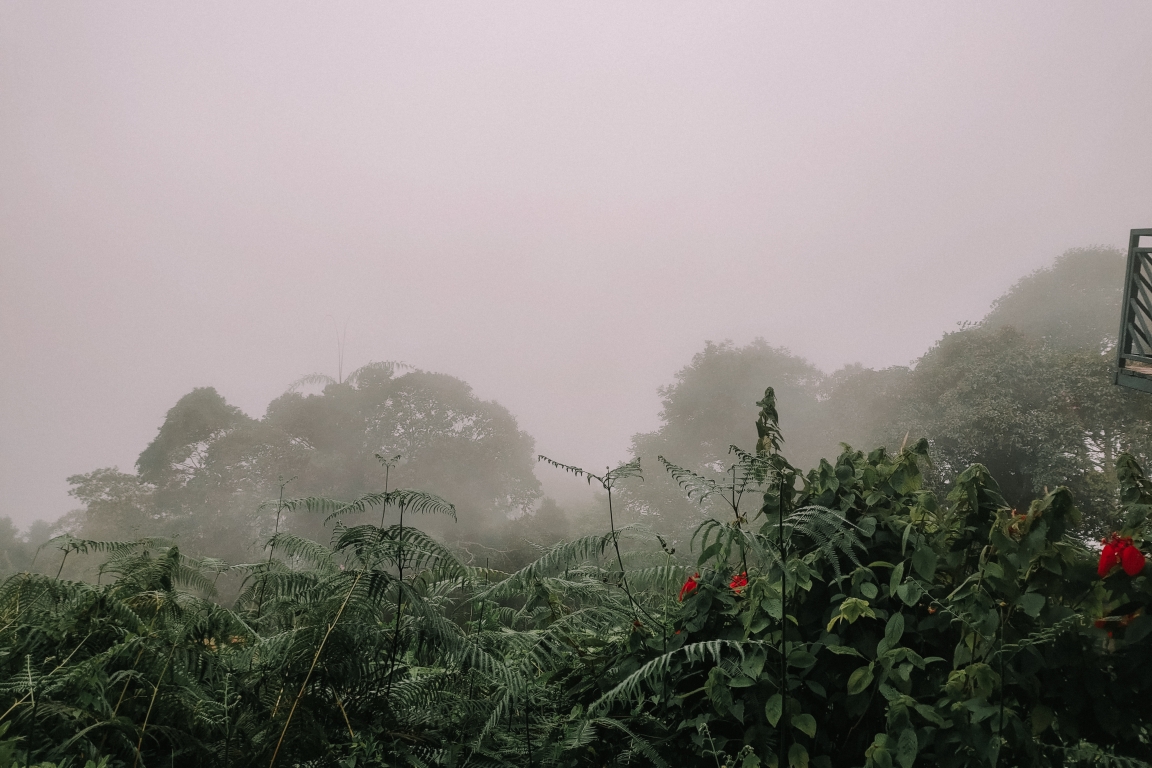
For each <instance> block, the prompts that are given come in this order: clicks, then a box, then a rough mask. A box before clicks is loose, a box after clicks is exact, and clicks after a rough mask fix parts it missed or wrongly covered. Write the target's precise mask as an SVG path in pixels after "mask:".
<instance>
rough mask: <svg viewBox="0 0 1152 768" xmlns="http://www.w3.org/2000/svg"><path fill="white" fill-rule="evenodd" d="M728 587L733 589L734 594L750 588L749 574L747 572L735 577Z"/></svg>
mask: <svg viewBox="0 0 1152 768" xmlns="http://www.w3.org/2000/svg"><path fill="white" fill-rule="evenodd" d="M728 586H729V587H731V588H732V591H733V592H736V593H739V592H740V590H742V589H744V587H746V586H748V572H747V571H745V572H744V573H741V574H738V575H736V576H733V577H732V581H731V583H729V584H728Z"/></svg>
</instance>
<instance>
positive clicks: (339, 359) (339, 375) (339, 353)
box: [325, 315, 348, 384]
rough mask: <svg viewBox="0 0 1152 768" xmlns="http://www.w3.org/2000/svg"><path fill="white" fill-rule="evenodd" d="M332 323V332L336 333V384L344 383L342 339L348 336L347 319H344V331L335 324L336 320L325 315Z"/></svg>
mask: <svg viewBox="0 0 1152 768" xmlns="http://www.w3.org/2000/svg"><path fill="white" fill-rule="evenodd" d="M325 317H327V318H328V319H329V320H331V321H332V330H333V331H335V332H336V383H337V384H343V383H344V339H345V338H346V337H347V336H348V318H345V319H344V329H343V330H341V329H340V327H339V326H338V325H337V324H336V318H334V317H333V316H332V315H325Z"/></svg>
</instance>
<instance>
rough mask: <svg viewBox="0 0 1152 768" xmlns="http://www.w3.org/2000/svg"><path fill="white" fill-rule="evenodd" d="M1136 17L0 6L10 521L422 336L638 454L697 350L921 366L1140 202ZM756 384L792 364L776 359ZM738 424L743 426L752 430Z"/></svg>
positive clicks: (395, 355)
mask: <svg viewBox="0 0 1152 768" xmlns="http://www.w3.org/2000/svg"><path fill="white" fill-rule="evenodd" d="M1149 29H1152V3H1147V2H1130V3H1122V2H1110V3H1077V4H1071V3H1054V2H1036V3H1024V2H1019V3H1011V4H1005V3H971V2H965V3H950V4H943V3H933V4H927V3H904V4H895V3H871V2H870V3H839V4H822V3H811V2H794V3H790V4H780V5H770V4H767V3H762V2H756V3H707V4H705V3H699V4H680V3H670V2H657V3H639V2H627V3H619V2H613V3H592V2H583V1H582V2H579V3H577V2H565V3H542V2H531V3H529V2H525V3H521V4H507V3H492V2H484V3H468V4H451V3H379V2H373V3H363V4H357V3H265V4H260V3H247V2H246V3H231V2H229V3H208V2H196V3H113V2H99V3H97V2H91V3H64V2H33V1H32V0H24V1H18V0H0V516H11V517H13V518H14V519H15V520H16V521H17V522H19V523H21V524H27V523H28V522H30V521H31V520H33V519H35V518H38V517H39V518H53V517H56V516H57V515H59V514H61V513H63V512H66V511H68V510H69V509H71V508H72V507H73V506H75V505H74V503H73V502H72V500H71V499H69V498H68V497H67V496H66V491H67V485H66V483H65V482H64V478H65V477H66V476H67V475H70V474H73V473H78V472H86V471H90V470H92V469H95V468H97V467H101V466H110V465H119V466H120V468H121V469H124V470H128V471H131V468H132V465H133V462H134V461H135V458H136V456H137V454H138V453H139V452H140V451H141V450H142V449H143V448H144V447H145V445H147V443H148V442H149V441H150V440H151V439H152V437H153V436H154V435H155V433H156V430H157V428H158V427H159V426H160V423H161V422H162V420H163V417H164V413H165V412H166V411H167V409H168V408H170V407H171V406H172V405H173V404H174V403H175V401H176V400H177V399H178V398H179V397H180V396H181V395H183V394H185V393H187V392H188V391H189V390H191V389H192V388H193V387H196V386H206V385H211V386H215V387H216V388H217V389H218V390H219V391H220V393H221V394H222V395H223V396H224V397H225V398H227V399H228V401H229V402H231V403H233V404H235V405H238V406H240V407H241V408H243V409H244V410H245V411H246V412H248V413H249V414H250V415H253V416H260V415H262V414H263V412H264V409H265V407H266V405H267V404H268V402H269V401H270V400H271V399H272V398H273V397H275V396H277V395H278V394H280V393H281V392H283V391H284V389H285V388H286V387H287V386H288V385H289V384H290V383H291V382H292V381H293V380H295V379H296V378H298V377H299V376H301V375H302V374H305V373H310V372H313V371H322V372H325V373H329V374H332V375H335V373H336V344H335V340H334V332H333V323H332V320H330V319H329V318H328V316H329V315H331V316H333V317H334V318H336V319H337V320H338V321H339V323H340V324H341V325H343V323H344V322H345V320H347V328H348V331H347V348H346V355H345V357H346V361H345V372H347V371H348V370H350V369H352V368H355V367H357V366H358V365H361V364H363V363H365V362H368V361H371V360H401V361H404V362H407V363H409V364H411V365H414V366H418V367H420V368H424V369H428V370H435V371H442V372H445V373H450V374H453V375H456V376H459V377H461V378H462V379H464V380H466V381H468V382H469V383H470V384H472V385H473V387H474V388H475V391H476V392H477V394H478V395H480V396H481V397H483V398H485V399H496V400H498V401H499V402H501V403H502V404H504V405H505V406H507V407H508V408H509V409H510V410H511V411H512V412H513V413H514V414H516V416H517V417H518V418H519V421H520V424H521V427H522V428H524V429H526V430H527V431H528V432H530V433H531V434H532V435H534V436H535V437H536V439H537V448H538V450H539V451H541V452H546V453H549V454H550V455H553V456H555V457H556V458H559V459H561V460H563V461H567V462H573V463H577V464H586V465H590V466H599V465H602V464H603V463H606V462H607V461H608V460H610V459H617V458H623V457H624V455H625V451H626V449H627V445H628V440H629V438H630V436H631V435H632V434H633V433H635V432H638V431H644V430H649V429H651V428H653V427H654V426H656V424H657V414H658V411H659V401H658V397H657V394H656V389H657V387H658V386H659V385H661V384H664V383H668V382H669V381H670V380H671V379H672V376H673V374H674V372H675V371H676V370H677V369H678V368H680V367H682V366H683V365H684V364H686V363H687V362H688V361H689V360H690V358H691V356H692V354H694V353H695V352H697V351H698V350H700V349H701V348H702V346H703V343H704V341H705V340H706V339H713V340H717V341H719V340H723V339H732V340H733V341H735V342H737V343H741V344H742V343H746V342H748V341H751V340H752V339H753V338H755V337H757V336H763V337H764V338H766V339H767V340H768V341H769V342H771V343H773V344H778V345H784V346H787V347H789V348H791V349H792V350H793V351H794V352H797V353H799V354H802V355H805V356H807V357H808V358H809V359H811V360H812V361H813V362H815V363H817V364H818V365H820V366H821V367H823V368H824V369H826V370H833V369H835V368H837V367H839V366H841V365H843V364H845V363H850V362H857V361H858V362H862V363H864V364H865V365H869V366H885V365H891V364H897V363H899V364H904V363H907V362H909V361H910V360H911V359H913V358H915V357H917V356H919V355H920V354H921V353H923V352H924V351H925V350H926V349H927V348H928V347H929V346H930V345H931V344H932V343H933V342H934V341H935V340H936V339H937V338H938V337H939V336H940V334H941V333H943V332H945V331H947V330H950V329H953V328H955V325H956V323H957V322H958V321H962V320H974V319H978V318H979V317H980V316H981V315H982V314H983V313H984V311H985V310H986V309H987V307H988V305H989V303H990V302H991V300H992V299H994V298H995V297H996V296H997V295H998V294H1000V293H1002V292H1003V291H1004V290H1005V289H1006V288H1007V287H1008V286H1009V285H1010V284H1011V283H1012V282H1013V281H1015V280H1016V279H1018V278H1019V277H1021V276H1022V275H1024V274H1026V273H1028V272H1029V271H1031V270H1033V269H1035V268H1037V267H1039V266H1042V265H1044V264H1047V263H1049V262H1050V261H1051V260H1052V259H1053V258H1054V257H1056V256H1057V255H1059V254H1060V253H1061V252H1063V251H1064V250H1065V249H1067V248H1070V247H1075V246H1083V245H1091V244H1108V245H1117V246H1120V245H1123V244H1124V243H1125V242H1126V238H1127V232H1128V230H1129V229H1131V228H1133V227H1148V226H1152V111H1150V109H1149V104H1152V56H1150V51H1149V49H1148V40H1147V34H1148V30H1149ZM765 383H766V384H768V383H770V382H765ZM751 439H752V438H751V437H750V440H751Z"/></svg>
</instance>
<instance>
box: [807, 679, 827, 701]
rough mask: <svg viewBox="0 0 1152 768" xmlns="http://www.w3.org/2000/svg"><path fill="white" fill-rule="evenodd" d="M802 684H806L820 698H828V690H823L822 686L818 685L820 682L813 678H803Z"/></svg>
mask: <svg viewBox="0 0 1152 768" xmlns="http://www.w3.org/2000/svg"><path fill="white" fill-rule="evenodd" d="M804 685H806V686H808V688H809V689H810V690H811V691H812V693H814V694H816V695H817V696H819V697H820V698H822V699H826V698H828V691H826V690H824V686H822V685H820V683H818V682H816V681H815V680H805V681H804Z"/></svg>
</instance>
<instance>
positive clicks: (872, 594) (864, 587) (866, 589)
mask: <svg viewBox="0 0 1152 768" xmlns="http://www.w3.org/2000/svg"><path fill="white" fill-rule="evenodd" d="M879 592H880V590H878V589H876V585H875V584H873V583H872V582H870V581H866V582H864V583H863V584H861V585H860V594H862V595H864V597H866V598H868V599H869V600H875V599H876V595H877V594H878V593H879Z"/></svg>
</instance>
